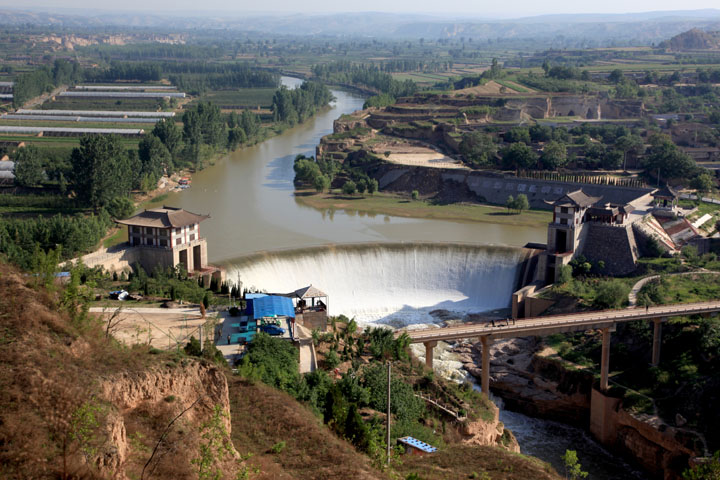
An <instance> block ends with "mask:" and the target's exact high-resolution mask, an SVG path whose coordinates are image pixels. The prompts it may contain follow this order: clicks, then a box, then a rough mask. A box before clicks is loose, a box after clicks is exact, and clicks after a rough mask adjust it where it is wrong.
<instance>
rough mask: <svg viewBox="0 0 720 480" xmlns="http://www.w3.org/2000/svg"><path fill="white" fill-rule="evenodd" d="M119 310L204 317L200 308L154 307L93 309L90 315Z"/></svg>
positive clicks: (146, 313) (145, 313) (147, 313)
mask: <svg viewBox="0 0 720 480" xmlns="http://www.w3.org/2000/svg"><path fill="white" fill-rule="evenodd" d="M118 308H122V311H123V312H129V313H139V314H142V315H193V316H198V317H200V316H202V315H201V314H200V309H199V308H198V307H186V308H153V307H131V306H128V307H126V306H121V307H117V308H115V307H91V308H90V313H113V312H114V311H115V310H117V309H118Z"/></svg>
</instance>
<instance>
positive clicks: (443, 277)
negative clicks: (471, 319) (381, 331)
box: [226, 244, 530, 327]
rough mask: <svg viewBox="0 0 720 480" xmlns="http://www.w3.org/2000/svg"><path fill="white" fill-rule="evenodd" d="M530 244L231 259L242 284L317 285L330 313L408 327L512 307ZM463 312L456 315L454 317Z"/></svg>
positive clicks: (272, 288)
mask: <svg viewBox="0 0 720 480" xmlns="http://www.w3.org/2000/svg"><path fill="white" fill-rule="evenodd" d="M529 252H530V250H526V249H522V248H512V247H502V246H467V245H455V244H439V245H438V244H370V245H343V246H331V247H318V248H311V249H303V250H292V251H283V252H277V253H276V252H270V253H260V254H256V255H252V256H248V257H243V258H240V259H237V260H235V261H231V262H228V264H226V267H227V269H228V278H229V279H230V280H231V281H236V279H237V278H238V274H239V276H240V281H242V283H243V288H246V289H247V288H251V287H256V288H258V289H261V290H264V291H267V292H271V293H287V292H292V291H294V290H296V289H298V288H301V287H304V286H307V285H309V284H312V285H313V286H315V287H317V288H319V289H320V290H322V291H324V292H325V293H327V294H328V295H329V297H330V298H329V305H328V306H329V313H330V314H331V315H340V314H344V315H346V316H348V317H351V318H352V317H355V319H356V320H357V321H358V322H360V323H361V324H367V323H386V324H390V325H393V326H398V327H399V326H404V325H409V324H414V323H430V322H432V321H433V319H432V316H431V315H430V312H432V311H434V310H447V311H451V312H458V313H459V317H462V315H464V314H467V313H477V312H483V311H487V310H492V309H497V308H507V307H509V306H510V302H511V295H512V293H513V291H514V290H515V288H517V284H518V281H519V278H520V275H521V270H522V264H523V260H525V258H526V257H527V256H528V255H529ZM456 318H458V317H456Z"/></svg>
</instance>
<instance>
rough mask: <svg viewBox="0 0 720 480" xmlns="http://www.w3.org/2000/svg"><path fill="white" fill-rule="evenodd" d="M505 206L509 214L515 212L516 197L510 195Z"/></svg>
mask: <svg viewBox="0 0 720 480" xmlns="http://www.w3.org/2000/svg"><path fill="white" fill-rule="evenodd" d="M505 206H506V207H507V209H508V212H510V211H511V210H513V209H514V208H515V197H513V196H512V195H508V197H507V200H505Z"/></svg>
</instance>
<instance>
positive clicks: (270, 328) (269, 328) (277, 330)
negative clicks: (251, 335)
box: [260, 325, 285, 335]
mask: <svg viewBox="0 0 720 480" xmlns="http://www.w3.org/2000/svg"><path fill="white" fill-rule="evenodd" d="M260 331H262V332H265V333H267V334H268V335H284V334H285V329H284V328H281V327H278V326H277V325H262V326H261V327H260Z"/></svg>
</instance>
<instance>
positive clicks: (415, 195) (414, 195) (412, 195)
mask: <svg viewBox="0 0 720 480" xmlns="http://www.w3.org/2000/svg"><path fill="white" fill-rule="evenodd" d="M410 198H412V199H413V200H417V199H418V198H420V192H418V191H417V190H413V191H412V192H411V193H410Z"/></svg>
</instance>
